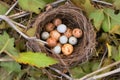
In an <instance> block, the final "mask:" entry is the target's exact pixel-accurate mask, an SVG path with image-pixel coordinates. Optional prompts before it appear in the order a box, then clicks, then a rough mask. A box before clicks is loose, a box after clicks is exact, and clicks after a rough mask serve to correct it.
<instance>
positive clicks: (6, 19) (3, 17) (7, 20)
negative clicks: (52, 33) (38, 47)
mask: <svg viewBox="0 0 120 80" xmlns="http://www.w3.org/2000/svg"><path fill="white" fill-rule="evenodd" d="M0 18H1V19H3V20H5V21H6V22H7V23H8V24H9V25H10V26H11V27H12V28H13V29H14V30H16V31H17V32H18V33H19V34H20V35H21V36H23V37H24V38H25V39H27V40H35V41H39V42H41V43H44V44H47V42H45V41H42V40H40V39H37V38H36V37H28V36H27V35H25V34H24V33H22V32H21V31H20V30H19V29H17V27H16V25H14V24H13V23H12V20H11V19H9V18H8V17H7V16H5V15H0Z"/></svg>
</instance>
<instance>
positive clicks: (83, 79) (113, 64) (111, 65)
mask: <svg viewBox="0 0 120 80" xmlns="http://www.w3.org/2000/svg"><path fill="white" fill-rule="evenodd" d="M118 64H120V61H117V62H114V63H112V64H110V65H108V66H106V67H103V68H101V69H99V70H97V71H94V72H92V73H90V74H88V75H86V76H84V77H82V78H80V79H75V80H86V79H87V78H89V77H91V76H92V75H95V74H97V73H99V72H101V71H104V70H106V69H108V68H111V67H113V66H115V65H118Z"/></svg>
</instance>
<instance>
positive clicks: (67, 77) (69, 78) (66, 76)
mask: <svg viewBox="0 0 120 80" xmlns="http://www.w3.org/2000/svg"><path fill="white" fill-rule="evenodd" d="M49 68H50V69H51V70H53V71H55V72H57V73H58V74H60V75H62V76H64V77H65V78H66V79H68V80H73V79H72V78H71V77H70V76H68V75H66V74H64V73H62V72H61V71H59V70H57V69H56V68H52V67H49Z"/></svg>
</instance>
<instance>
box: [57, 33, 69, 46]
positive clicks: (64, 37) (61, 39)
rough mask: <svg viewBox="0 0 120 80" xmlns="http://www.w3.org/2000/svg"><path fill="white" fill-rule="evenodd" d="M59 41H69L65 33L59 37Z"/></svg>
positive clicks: (63, 42)
mask: <svg viewBox="0 0 120 80" xmlns="http://www.w3.org/2000/svg"><path fill="white" fill-rule="evenodd" d="M59 41H60V43H61V44H65V43H67V41H68V38H67V37H66V36H65V35H63V36H61V37H60V38H59Z"/></svg>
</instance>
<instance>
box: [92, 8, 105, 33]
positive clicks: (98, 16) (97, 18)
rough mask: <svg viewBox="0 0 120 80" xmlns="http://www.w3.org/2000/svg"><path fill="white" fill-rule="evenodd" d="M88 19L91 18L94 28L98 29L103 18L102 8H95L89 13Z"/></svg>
mask: <svg viewBox="0 0 120 80" xmlns="http://www.w3.org/2000/svg"><path fill="white" fill-rule="evenodd" d="M90 19H93V24H94V26H95V27H96V29H97V30H98V31H99V30H100V27H101V24H102V23H103V20H104V13H103V9H99V10H95V11H94V12H92V13H91V14H90Z"/></svg>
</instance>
